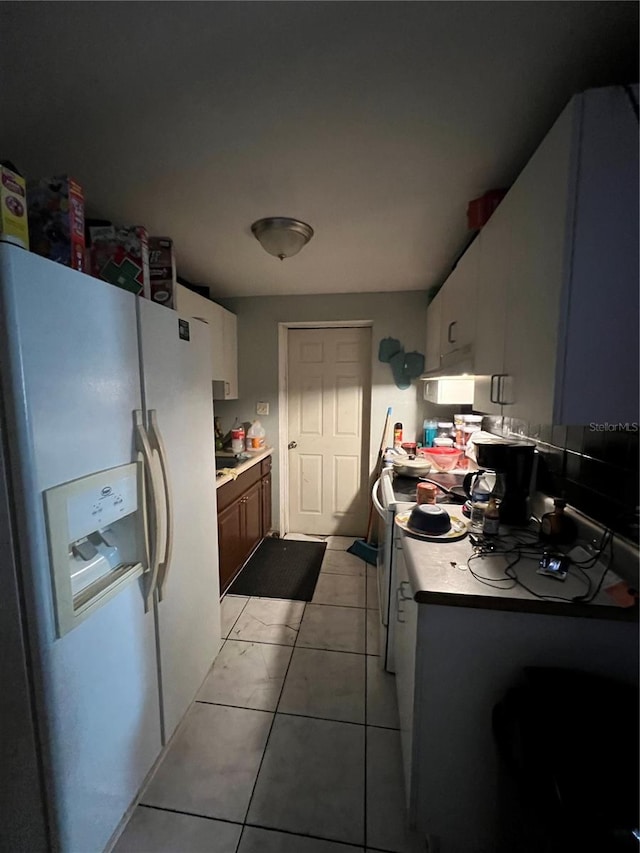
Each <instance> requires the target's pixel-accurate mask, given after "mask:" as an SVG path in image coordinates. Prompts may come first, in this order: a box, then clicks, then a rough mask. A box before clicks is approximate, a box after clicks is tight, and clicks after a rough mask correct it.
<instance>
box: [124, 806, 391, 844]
mask: <svg viewBox="0 0 640 853" xmlns="http://www.w3.org/2000/svg"><path fill="white" fill-rule="evenodd" d="M138 808H142V809H151V810H152V811H156V812H169V813H170V814H181V815H186V816H187V817H195V818H200V819H201V820H210V821H214V822H216V821H217V822H219V823H228V824H230V825H231V826H239V827H241V829H242V830H244V828H245V827H246V826H248V827H251V828H253V829H262V830H264V831H265V832H280V833H282V834H283V835H293V836H296V837H302V838H312V839H314V840H316V841H325V842H327V843H330V844H340V845H342V846H343V847H346V848H349V847H352V848H354V849H357V850H360V849H362V845H361V844H351V842H349V841H340V840H338V839H337V838H326V837H324V836H322V835H304V836H300V833H299V832H294V831H293V830H291V829H277V828H275V827H273V826H263V825H262V824H260V823H251V822H249V821H246V822H245V823H240V822H239V821H237V820H230V819H229V818H225V817H213V816H212V815H207V814H200V813H198V812H187V811H183V810H182V809H172V808H169V807H168V806H154V805H148V804H147V803H139V804H138ZM241 841H242V832H241V833H240V837H239V838H238V847H239V845H240V842H241ZM369 849H370V850H372V851H373V850H375V851H376V853H393V851H392V850H386V849H385V848H382V847H371V848H369ZM237 850H238V848H236V853H237Z"/></svg>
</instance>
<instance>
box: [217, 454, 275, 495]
mask: <svg viewBox="0 0 640 853" xmlns="http://www.w3.org/2000/svg"><path fill="white" fill-rule="evenodd" d="M247 453H249V451H247ZM272 453H273V447H265V448H264V450H257V451H254V452H252V453H251V458H250V459H247V460H246V461H245V462H242V463H241V464H240V465H236V467H235V468H232V469H231V470H232V471H233V472H234V474H236V475H237V476H240V474H242V473H243V472H244V471H248V470H249V468H253V466H254V465H257V464H258V462H260V461H261V460H262V459H266V458H267V456H271V454H272ZM216 456H218V457H220V456H229V458H230V459H233V458H234V457H233V453H217V454H216ZM235 479H236V477H234V476H233V475H232V474H223V473H221V472H220V471H218V473H217V475H216V489H219V488H220V486H224V485H225V483H232V482H233V481H234V480H235Z"/></svg>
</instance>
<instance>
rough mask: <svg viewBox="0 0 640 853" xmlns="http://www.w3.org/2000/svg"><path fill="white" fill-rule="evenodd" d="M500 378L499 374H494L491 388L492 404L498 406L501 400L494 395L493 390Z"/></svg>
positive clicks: (490, 398) (490, 397)
mask: <svg viewBox="0 0 640 853" xmlns="http://www.w3.org/2000/svg"><path fill="white" fill-rule="evenodd" d="M499 378H500V374H499V373H492V374H491V387H490V388H489V400H490V401H491V402H492V403H496V404H498V405H499V404H500V400H499V399H498V398H497V397H496V396H495V394H494V390H493V389H494V386H495V381H496V379H499Z"/></svg>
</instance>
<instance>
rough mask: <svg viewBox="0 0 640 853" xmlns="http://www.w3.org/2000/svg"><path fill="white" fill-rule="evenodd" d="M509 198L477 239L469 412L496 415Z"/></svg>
mask: <svg viewBox="0 0 640 853" xmlns="http://www.w3.org/2000/svg"><path fill="white" fill-rule="evenodd" d="M510 210H511V198H510V196H507V197H506V198H505V199H504V201H503V202H502V204H501V205H500V207H499V208H498V209H497V210H496V211H495V213H494V214H493V216H492V217H491V219H490V220H489V222H487V224H486V225H485V226H484V228H483V229H482V232H481V233H480V236H479V237H478V241H479V243H478V248H479V255H480V257H479V268H478V300H477V307H476V318H477V322H476V335H475V344H474V372H475V374H476V380H475V383H474V393H473V410H474V411H477V412H485V413H486V414H489V415H500V414H501V413H502V406H501V404H500V398H499V390H500V383H501V379H502V376H503V374H504V339H505V327H506V318H507V287H508V283H509V271H510V266H509V264H510V258H511V252H510V242H511V230H512V223H511V216H510Z"/></svg>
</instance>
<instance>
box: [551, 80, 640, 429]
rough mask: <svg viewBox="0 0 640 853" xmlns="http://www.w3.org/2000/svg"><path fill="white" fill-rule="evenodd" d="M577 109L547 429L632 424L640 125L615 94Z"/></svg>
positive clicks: (603, 93)
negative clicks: (566, 265) (569, 242)
mask: <svg viewBox="0 0 640 853" xmlns="http://www.w3.org/2000/svg"><path fill="white" fill-rule="evenodd" d="M634 88H635V96H636V98H637V97H638V87H637V86H635V87H634ZM580 108H581V109H580ZM578 109H579V111H580V112H581V138H580V155H579V158H578V160H579V172H578V175H577V187H576V193H575V215H574V222H573V229H572V236H573V247H572V253H571V260H572V264H571V276H570V279H569V281H568V282H567V284H568V287H567V292H566V295H565V300H566V308H565V306H564V305H563V310H565V311H567V312H568V318H567V320H566V321H565V323H564V324H563V327H562V328H561V330H560V334H559V346H560V353H559V356H558V367H559V371H558V382H557V388H556V409H555V421H554V422H555V423H560V424H588V423H590V422H596V423H605V422H607V421H608V422H609V423H616V422H619V423H620V422H622V423H624V422H633V421H637V420H638V386H639V377H638V366H639V364H640V356H639V353H638V340H639V335H638V294H639V290H638V234H639V228H638V124H637V121H636V118H635V116H634V114H633V110H632V108H631V104H630V103H629V99H628V97H627V93H626V92H625V91H624V89H623V88H622V87H621V86H613V87H610V88H603V89H595V90H593V91H590V92H585V93H584V94H583V95H581V96H580V98H579V104H578Z"/></svg>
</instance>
